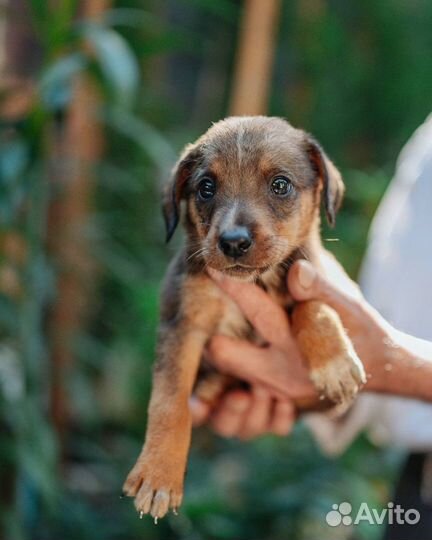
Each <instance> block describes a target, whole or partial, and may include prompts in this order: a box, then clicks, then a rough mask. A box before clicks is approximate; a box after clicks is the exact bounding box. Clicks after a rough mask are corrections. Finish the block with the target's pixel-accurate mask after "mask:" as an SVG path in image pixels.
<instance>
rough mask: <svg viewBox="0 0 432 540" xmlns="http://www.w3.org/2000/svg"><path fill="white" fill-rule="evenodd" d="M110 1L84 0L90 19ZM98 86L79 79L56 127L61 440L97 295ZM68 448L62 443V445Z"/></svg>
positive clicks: (56, 416)
mask: <svg viewBox="0 0 432 540" xmlns="http://www.w3.org/2000/svg"><path fill="white" fill-rule="evenodd" d="M110 3H111V2H110V0H85V1H84V0H83V2H82V10H81V15H82V17H83V18H84V19H88V18H92V19H98V18H100V17H101V16H102V14H103V13H104V11H105V10H106V9H107V8H108V7H109V5H110ZM99 104H100V96H99V93H98V89H97V87H96V85H95V83H94V81H92V80H91V79H90V78H89V76H88V75H86V74H83V75H80V76H79V77H77V79H76V81H75V84H74V92H73V98H72V102H71V104H70V107H69V110H68V112H67V115H66V118H65V123H64V125H63V126H61V128H60V130H58V131H57V130H52V132H51V135H50V147H51V151H52V154H53V171H52V178H53V182H56V183H57V184H58V189H57V190H56V191H57V192H58V197H57V199H56V200H55V202H53V203H52V205H51V211H50V219H49V231H48V235H49V245H50V251H51V253H52V255H53V257H54V258H55V260H56V262H57V266H58V268H59V273H58V278H57V295H56V300H55V303H54V305H53V307H52V311H51V315H50V324H49V330H50V340H51V369H52V371H51V375H52V378H51V416H52V419H53V422H54V425H55V427H56V430H57V433H58V435H59V438H60V443H62V442H63V439H64V434H65V432H66V428H67V425H68V422H69V419H70V406H69V403H68V393H67V381H68V379H69V377H70V374H71V371H72V369H73V366H74V364H75V355H76V351H75V347H74V345H75V343H76V338H77V337H78V335H79V332H80V331H81V330H82V328H83V325H84V319H85V316H86V312H87V310H88V307H89V303H90V301H89V299H90V298H91V284H92V276H93V273H94V272H93V270H94V261H93V258H92V256H91V249H90V246H89V245H88V238H86V225H88V222H89V216H90V212H91V201H92V194H93V190H94V172H93V167H94V165H95V163H97V162H98V161H99V160H100V158H101V157H102V155H103V146H104V137H103V130H102V127H101V125H100V123H99V122H98V120H97V109H98V107H99ZM61 446H62V445H61Z"/></svg>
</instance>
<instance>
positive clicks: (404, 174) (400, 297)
mask: <svg viewBox="0 0 432 540" xmlns="http://www.w3.org/2000/svg"><path fill="white" fill-rule="evenodd" d="M360 284H361V286H362V289H363V292H364V295H365V297H366V298H367V300H368V301H369V302H370V303H371V304H372V305H373V306H375V307H376V308H377V309H378V311H379V312H380V313H381V314H382V315H383V316H384V317H385V318H386V319H387V320H388V321H389V322H390V323H391V324H392V325H393V326H394V327H395V328H398V329H399V330H402V331H403V332H406V333H408V334H411V335H413V336H416V337H419V338H423V339H426V340H429V341H432V115H430V116H429V117H428V118H427V120H426V121H425V123H424V124H422V125H421V126H420V127H419V128H418V129H417V130H416V132H415V133H414V135H413V136H412V137H411V138H410V140H409V141H408V143H407V144H406V145H405V147H404V148H403V150H402V152H401V153H400V156H399V159H398V162H397V168H396V174H395V177H394V179H393V181H392V182H391V184H390V187H389V188H388V190H387V192H386V194H385V196H384V198H383V200H382V202H381V204H380V207H379V209H378V211H377V213H376V216H375V218H374V220H373V223H372V227H371V231H370V237H369V247H368V250H367V253H366V256H365V260H364V264H363V268H362V272H361V279H360ZM431 384H432V381H431ZM307 421H308V424H309V425H310V427H311V429H312V431H313V432H314V434H315V436H316V438H317V440H318V442H319V443H320V445H321V446H322V448H323V450H324V451H326V452H328V453H332V454H334V453H339V452H341V451H342V450H344V449H345V448H346V446H348V445H349V444H350V443H351V442H352V440H353V439H354V438H355V436H356V435H357V434H358V433H359V432H360V431H362V430H364V429H366V430H367V431H368V433H369V435H370V437H371V439H372V440H374V442H376V443H378V444H385V445H388V444H392V445H393V446H399V447H402V448H406V449H409V450H417V451H427V450H432V405H430V404H426V403H422V402H419V401H416V400H412V399H404V398H397V397H388V396H384V395H375V394H363V395H361V396H360V397H359V398H358V400H357V401H356V403H355V405H354V406H353V407H352V409H351V410H350V412H349V414H347V415H346V416H345V417H344V418H343V419H341V420H336V421H335V420H331V419H329V418H327V417H324V416H323V415H318V414H313V415H310V417H309V418H308V420H307Z"/></svg>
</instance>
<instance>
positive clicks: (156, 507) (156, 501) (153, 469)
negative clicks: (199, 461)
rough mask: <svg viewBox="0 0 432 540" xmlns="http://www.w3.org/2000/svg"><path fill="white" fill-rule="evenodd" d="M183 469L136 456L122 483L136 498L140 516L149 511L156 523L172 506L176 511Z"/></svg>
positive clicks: (181, 485)
mask: <svg viewBox="0 0 432 540" xmlns="http://www.w3.org/2000/svg"><path fill="white" fill-rule="evenodd" d="M183 472H184V471H183V470H182V469H181V468H179V470H175V468H173V467H169V468H167V467H166V464H165V463H158V462H157V461H156V462H154V461H153V460H148V459H143V458H140V459H138V461H137V463H136V465H135V467H134V468H133V469H132V470H131V472H130V473H129V475H128V477H127V479H126V482H125V483H124V486H123V492H124V494H125V495H127V496H128V497H135V508H136V509H137V511H138V513H139V515H140V517H142V516H143V515H144V514H151V515H152V516H153V518H154V519H155V523H157V520H158V519H159V518H162V517H164V516H165V514H167V512H168V510H169V509H170V508H171V509H172V510H173V512H174V513H176V511H177V509H178V507H179V506H180V504H181V502H182V498H183Z"/></svg>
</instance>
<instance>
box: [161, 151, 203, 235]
mask: <svg viewBox="0 0 432 540" xmlns="http://www.w3.org/2000/svg"><path fill="white" fill-rule="evenodd" d="M198 156H199V152H198V147H197V146H195V145H191V144H190V145H188V146H186V148H185V149H184V150H183V153H182V155H181V156H180V159H179V160H178V161H177V163H176V164H175V165H174V168H173V171H172V175H171V179H170V181H169V182H168V183H167V185H166V186H165V189H164V192H163V196H162V212H163V216H164V219H165V227H166V241H167V242H169V241H170V240H171V237H172V235H173V234H174V231H175V230H176V227H177V225H178V222H179V217H180V201H181V198H182V195H183V188H184V186H185V184H186V182H187V180H188V178H189V177H190V175H191V172H192V168H193V167H194V165H195V163H196V161H197V159H198Z"/></svg>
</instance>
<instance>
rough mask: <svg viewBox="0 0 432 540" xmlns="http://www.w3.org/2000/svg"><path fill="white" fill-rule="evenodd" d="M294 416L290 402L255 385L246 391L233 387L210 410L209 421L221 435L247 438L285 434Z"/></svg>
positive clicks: (291, 426) (293, 408)
mask: <svg viewBox="0 0 432 540" xmlns="http://www.w3.org/2000/svg"><path fill="white" fill-rule="evenodd" d="M295 418H296V414H295V407H294V404H293V403H292V402H290V401H286V400H284V401H282V400H281V401H276V402H274V400H273V399H272V396H271V394H270V392H268V391H267V390H266V389H265V388H263V387H260V386H259V385H257V386H254V387H253V388H252V390H251V391H250V392H246V391H241V390H234V391H232V392H230V393H229V394H227V395H226V396H225V397H224V398H223V399H222V400H221V402H220V404H219V406H218V408H217V409H216V410H215V411H214V412H213V415H212V417H211V420H210V423H211V426H212V428H213V429H214V431H215V432H216V433H218V434H219V435H221V436H222V437H238V438H240V439H242V440H249V439H253V438H255V437H259V436H260V435H264V434H266V433H274V434H275V435H279V436H285V435H288V434H289V433H290V432H291V430H292V428H293V425H294V422H295Z"/></svg>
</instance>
